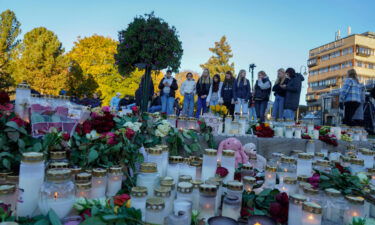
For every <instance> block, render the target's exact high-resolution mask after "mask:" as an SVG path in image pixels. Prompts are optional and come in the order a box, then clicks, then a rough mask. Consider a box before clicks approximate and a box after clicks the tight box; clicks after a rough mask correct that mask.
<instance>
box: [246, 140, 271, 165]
mask: <svg viewBox="0 0 375 225" xmlns="http://www.w3.org/2000/svg"><path fill="white" fill-rule="evenodd" d="M243 148H244V151H245V154H246V155H247V156H248V157H249V158H252V156H256V158H257V163H256V165H254V167H255V168H256V169H258V170H260V171H263V170H264V168H265V167H266V165H267V160H266V158H264V157H263V156H261V155H259V154H257V147H256V145H255V144H254V143H247V144H245V145H244V146H243Z"/></svg>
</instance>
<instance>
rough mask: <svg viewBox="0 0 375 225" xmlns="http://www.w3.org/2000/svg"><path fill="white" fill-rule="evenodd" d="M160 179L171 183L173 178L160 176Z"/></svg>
mask: <svg viewBox="0 0 375 225" xmlns="http://www.w3.org/2000/svg"><path fill="white" fill-rule="evenodd" d="M160 181H168V182H171V183H172V184H173V181H174V179H173V177H168V176H166V177H163V178H161V179H160Z"/></svg>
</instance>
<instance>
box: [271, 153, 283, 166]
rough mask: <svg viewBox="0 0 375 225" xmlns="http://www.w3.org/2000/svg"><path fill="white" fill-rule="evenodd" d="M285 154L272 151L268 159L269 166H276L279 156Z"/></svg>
mask: <svg viewBox="0 0 375 225" xmlns="http://www.w3.org/2000/svg"><path fill="white" fill-rule="evenodd" d="M284 156H285V155H284V154H283V153H281V152H273V153H272V157H271V160H270V161H269V163H268V165H271V166H278V165H279V164H280V162H281V158H282V157H284Z"/></svg>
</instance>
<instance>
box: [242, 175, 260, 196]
mask: <svg viewBox="0 0 375 225" xmlns="http://www.w3.org/2000/svg"><path fill="white" fill-rule="evenodd" d="M256 182H257V181H256V179H255V177H250V176H244V177H242V183H243V185H244V190H245V191H246V192H252V191H253V187H254V185H256Z"/></svg>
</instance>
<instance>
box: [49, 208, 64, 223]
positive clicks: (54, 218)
mask: <svg viewBox="0 0 375 225" xmlns="http://www.w3.org/2000/svg"><path fill="white" fill-rule="evenodd" d="M48 218H49V221H50V222H51V224H52V225H62V223H61V222H60V219H59V217H58V216H57V214H56V213H55V211H53V209H50V210H49V212H48Z"/></svg>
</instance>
